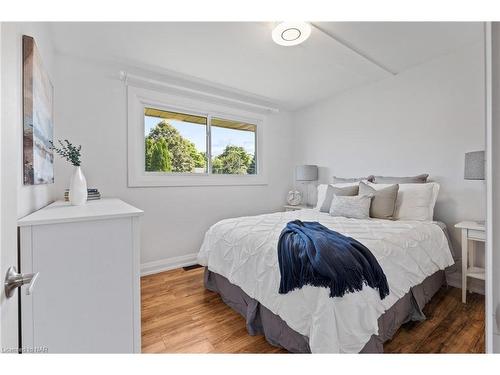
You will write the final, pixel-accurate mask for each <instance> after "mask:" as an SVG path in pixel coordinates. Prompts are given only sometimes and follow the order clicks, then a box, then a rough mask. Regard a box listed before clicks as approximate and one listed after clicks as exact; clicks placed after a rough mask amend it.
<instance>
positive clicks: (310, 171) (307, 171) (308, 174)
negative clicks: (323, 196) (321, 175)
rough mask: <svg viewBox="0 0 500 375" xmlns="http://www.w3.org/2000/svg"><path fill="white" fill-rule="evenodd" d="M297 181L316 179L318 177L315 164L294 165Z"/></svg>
mask: <svg viewBox="0 0 500 375" xmlns="http://www.w3.org/2000/svg"><path fill="white" fill-rule="evenodd" d="M295 179H296V180H297V181H316V180H317V179H318V166H317V165H298V166H296V167H295Z"/></svg>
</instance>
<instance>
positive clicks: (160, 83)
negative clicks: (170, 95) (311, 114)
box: [120, 70, 279, 113]
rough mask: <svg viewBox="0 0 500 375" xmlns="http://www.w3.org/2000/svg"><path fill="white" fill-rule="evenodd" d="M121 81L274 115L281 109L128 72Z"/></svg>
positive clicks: (124, 72)
mask: <svg viewBox="0 0 500 375" xmlns="http://www.w3.org/2000/svg"><path fill="white" fill-rule="evenodd" d="M120 80H122V81H123V82H124V83H125V84H128V83H129V81H137V82H142V83H149V84H152V85H157V86H163V87H168V88H171V89H176V90H180V91H184V92H189V93H192V94H197V95H201V96H206V97H210V98H215V99H220V100H224V101H227V102H232V103H236V104H240V105H244V106H247V107H253V108H258V109H260V110H264V111H268V112H274V113H278V112H279V109H278V108H276V107H269V106H266V105H262V104H257V103H251V102H247V101H244V100H240V99H235V98H230V97H228V96H224V95H218V94H213V93H209V92H206V91H202V90H197V89H192V88H189V87H184V86H181V85H176V84H173V83H167V82H164V81H159V80H156V79H152V78H147V77H141V76H138V75H135V74H131V73H128V72H126V71H124V70H121V71H120Z"/></svg>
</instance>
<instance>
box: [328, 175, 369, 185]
mask: <svg viewBox="0 0 500 375" xmlns="http://www.w3.org/2000/svg"><path fill="white" fill-rule="evenodd" d="M374 178H375V176H372V175H370V176H367V177H354V178H343V177H337V176H333V183H334V184H342V183H346V182H359V181H370V182H373V179H374Z"/></svg>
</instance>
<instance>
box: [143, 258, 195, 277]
mask: <svg viewBox="0 0 500 375" xmlns="http://www.w3.org/2000/svg"><path fill="white" fill-rule="evenodd" d="M197 256H198V253H193V254H188V255H181V256H178V257H172V258H165V259H160V260H155V261H153V262H147V263H142V264H141V276H146V275H152V274H155V273H160V272H164V271H170V270H173V269H176V268H181V267H186V266H192V265H193V264H196V263H197V262H196V257H197Z"/></svg>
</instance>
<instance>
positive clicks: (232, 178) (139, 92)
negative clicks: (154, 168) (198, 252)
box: [127, 86, 267, 187]
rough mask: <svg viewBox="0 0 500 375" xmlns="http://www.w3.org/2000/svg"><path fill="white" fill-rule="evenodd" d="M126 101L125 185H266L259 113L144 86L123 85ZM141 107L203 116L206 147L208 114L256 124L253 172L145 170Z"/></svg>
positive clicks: (261, 122)
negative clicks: (204, 118) (223, 172)
mask: <svg viewBox="0 0 500 375" xmlns="http://www.w3.org/2000/svg"><path fill="white" fill-rule="evenodd" d="M127 104H128V118H127V127H128V134H127V136H128V141H127V142H128V155H127V159H128V186H129V187H148V186H149V187H151V186H227V185H267V174H266V168H265V165H264V162H263V160H264V152H263V151H264V150H263V138H264V134H263V133H264V126H263V125H264V122H265V117H264V116H262V115H261V114H257V113H254V112H249V111H246V110H241V109H238V108H234V107H229V106H227V105H225V104H220V103H214V102H213V101H207V100H201V99H199V98H191V97H187V96H182V95H178V94H174V93H166V92H158V91H153V90H149V89H145V88H139V87H134V86H127ZM144 108H156V109H160V110H166V111H172V112H180V113H187V114H192V115H200V116H206V117H207V119H208V124H207V151H208V150H210V147H211V134H210V130H209V129H210V126H209V123H210V118H211V117H217V118H222V119H226V120H235V121H242V122H246V123H250V124H254V125H256V127H257V130H256V134H255V156H256V168H257V174H252V175H231V174H212V173H209V170H208V164H207V172H206V173H175V172H174V173H172V172H147V171H146V170H145V149H144V147H145V145H144Z"/></svg>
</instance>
